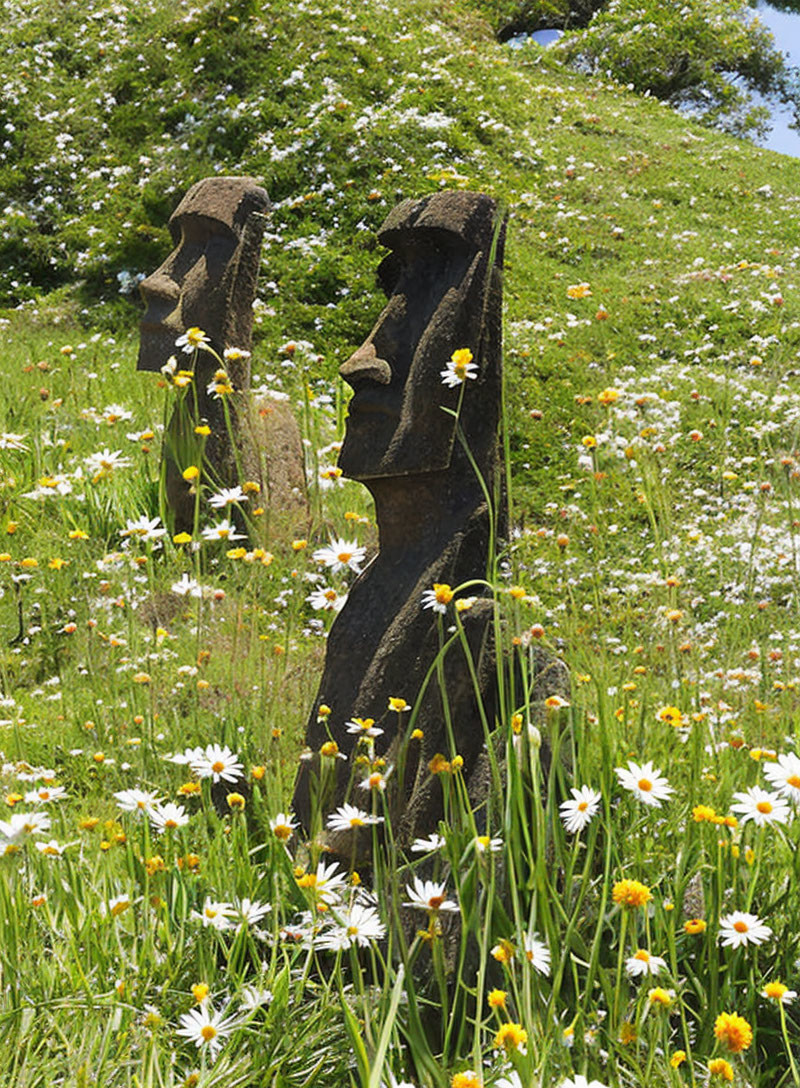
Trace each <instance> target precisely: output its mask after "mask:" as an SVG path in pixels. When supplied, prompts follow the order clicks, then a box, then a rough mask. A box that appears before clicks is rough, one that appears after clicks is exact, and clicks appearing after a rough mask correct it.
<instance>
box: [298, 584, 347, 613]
mask: <svg viewBox="0 0 800 1088" xmlns="http://www.w3.org/2000/svg"><path fill="white" fill-rule="evenodd" d="M306 600H307V601H308V603H309V604H310V605H311V607H312V608H313V609H314V610H315V611H317V612H318V611H319V610H320V609H324V610H325V611H328V612H340V611H341V610H342V608H343V607H344V602H345V601H346V600H347V594H346V593H338V592H337V591H336V590H335V589H333V588H331V587H330V586H319V587H318V588H317V589H314V590H312V591H311V593H309V595H308V596H307V597H306Z"/></svg>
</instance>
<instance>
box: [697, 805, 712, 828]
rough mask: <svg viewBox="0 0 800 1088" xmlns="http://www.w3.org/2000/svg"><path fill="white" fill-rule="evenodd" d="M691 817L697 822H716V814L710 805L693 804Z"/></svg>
mask: <svg viewBox="0 0 800 1088" xmlns="http://www.w3.org/2000/svg"><path fill="white" fill-rule="evenodd" d="M692 819H693V820H694V821H695V823H698V824H700V823H703V821H707V822H708V823H716V820H717V814H716V812H715V811H714V809H713V808H711V806H710V805H695V806H694V808H693V809H692Z"/></svg>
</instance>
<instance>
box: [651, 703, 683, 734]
mask: <svg viewBox="0 0 800 1088" xmlns="http://www.w3.org/2000/svg"><path fill="white" fill-rule="evenodd" d="M656 717H657V718H658V720H659V721H662V722H666V723H667V724H668V725H672V726H674V727H675V728H676V729H679V728H680V726H682V725H683V714H682V713H681V711H680V710H679V709H678V707H676V706H662V707H661V709H660V710H659V711H657V713H656Z"/></svg>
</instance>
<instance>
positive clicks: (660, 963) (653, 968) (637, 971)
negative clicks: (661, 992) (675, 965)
mask: <svg viewBox="0 0 800 1088" xmlns="http://www.w3.org/2000/svg"><path fill="white" fill-rule="evenodd" d="M666 966H667V961H666V960H664V959H662V958H661V956H652V955H651V954H650V953H649V952H648V951H647V949H646V948H640V949H639V950H638V951H637V952H635V953H634V954H633V955H632V956H629V957H628V959H626V960H625V972H626V974H627V975H628V977H629V978H639V977H640V976H642V975H657V974H658V973H659V971H662V970H663V969H664V968H665V967H666Z"/></svg>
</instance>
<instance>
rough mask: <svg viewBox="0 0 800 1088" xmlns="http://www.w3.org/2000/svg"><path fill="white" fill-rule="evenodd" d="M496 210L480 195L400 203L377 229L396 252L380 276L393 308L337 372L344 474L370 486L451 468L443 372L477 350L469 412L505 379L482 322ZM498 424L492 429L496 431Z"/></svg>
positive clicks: (452, 393)
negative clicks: (459, 355)
mask: <svg viewBox="0 0 800 1088" xmlns="http://www.w3.org/2000/svg"><path fill="white" fill-rule="evenodd" d="M495 212H496V206H495V203H494V201H492V200H491V199H490V198H489V197H486V196H483V195H482V194H477V193H467V192H448V193H437V194H435V195H434V196H432V197H428V198H426V199H423V200H416V201H406V202H405V203H403V204H401V205H400V206H399V207H398V208H396V209H395V210H394V211H393V212H392V213H391V214H390V215H389V217H388V219H387V220H386V222H385V223H384V225H383V227H382V228H381V231H380V232H379V234H378V238H379V240H380V241H381V242H382V243H383V244H384V245H386V246H388V247H389V248H390V249H391V251H392V252H391V253H390V254H389V256H388V257H387V258H386V259H385V260H384V261H383V263H382V264H381V266H380V268H379V270H378V275H379V278H380V280H381V285H382V286H383V288H384V291H385V292H386V294H387V296H388V301H387V304H386V307H385V308H384V310H383V313H382V314H381V315H380V317H379V318H378V321H377V323H376V325H375V327H374V328H373V330H372V332H371V333H370V335H369V336H368V337H367V339H366V340H365V342H364V343H363V344H362V346H361V347H360V348H359V349H358V350H357V351H356V352H355V353H354V354H353V355H352V356H351V357H350V358H349V359H348V360H347V362H346V363H344V364H343V365H342V367H341V369H340V373H341V375H342V377H343V378H344V379H345V381H347V382H348V383H349V384H350V385H351V386H352V387H353V389H354V391H355V392H354V396H353V398H352V400H351V401H350V405H349V409H348V418H347V428H346V433H345V439H344V443H343V445H342V450H341V453H340V455H339V465H340V467H341V469H342V471H343V473H344V475H345V476H348V477H350V478H352V479H356V480H364V481H368V480H371V479H381V478H385V477H391V476H407V475H414V474H417V473H422V472H436V471H441V470H443V469H446V468H447V467H448V466H449V464H450V460H451V457H452V452H453V443H454V440H455V420H454V419H453V417H452V416H451V415H448V414H447V413H446V412H444V411H442V406H443V405H444V406H446V407H449V408H451V409H455V407H456V405H457V404H458V400H459V389H458V388H456V389H448V388H447V387H445V386H444V385H443V384H442V380H441V376H440V372H441V371H442V369H443V368H444V366H445V364H446V363H447V362H448V360H449V359H450V357H451V355H452V353H453V352H454V351H455V350H457V349H459V348H469V349H470V350H471V351H472V353H473V356H474V360H475V362H476V363H477V364H478V367H479V378H478V380H477V381H470V382H468V383H467V384H468V386H470V387H471V388H467V389H465V390H464V396H465V402H464V403H465V405H466V400H467V398H470V399H471V400H472V401H479V400H480V399H481V392H482V387H485V385H486V382H487V381H488V382H492V381H493V376H496V375H497V374H499V360H494V359H492V358H490V356H491V350H490V349H491V342H492V340H493V339H494V337H493V335H492V332H493V330H492V329H489V328H487V323H486V320H485V316H486V311H487V300H488V297H489V286H490V283H489V282H488V279H487V277H490V276H491V275H492V270H491V269H490V267H489V265H490V254H491V250H492V239H493V236H494V221H495ZM501 256H502V255H500V257H501ZM496 263H497V264H499V261H496ZM487 349H488V350H487ZM487 368H488V371H489V372H487ZM490 414H492V415H494V412H492V413H490ZM463 418H464V417H463V415H462V419H463ZM494 420H495V422H494V423H492V422H491V421H487V423H488V424H489V426H490V427H491V428H495V429H496V415H494Z"/></svg>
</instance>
